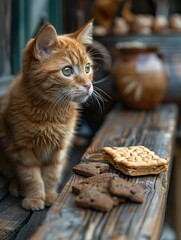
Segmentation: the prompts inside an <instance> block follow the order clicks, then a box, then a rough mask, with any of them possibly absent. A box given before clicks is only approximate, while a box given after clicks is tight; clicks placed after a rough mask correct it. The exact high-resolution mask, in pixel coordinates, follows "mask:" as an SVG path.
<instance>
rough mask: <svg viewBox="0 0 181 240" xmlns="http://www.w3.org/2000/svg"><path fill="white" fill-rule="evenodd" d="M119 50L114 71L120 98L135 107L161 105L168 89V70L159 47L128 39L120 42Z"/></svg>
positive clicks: (145, 107)
mask: <svg viewBox="0 0 181 240" xmlns="http://www.w3.org/2000/svg"><path fill="white" fill-rule="evenodd" d="M121 46H122V47H121ZM117 51H118V54H117V58H116V59H114V64H113V68H112V74H113V75H114V76H115V81H116V86H117V90H118V92H119V95H120V99H121V100H122V101H123V102H124V103H125V104H126V105H127V106H128V107H130V108H135V109H145V110H149V109H153V108H155V107H156V106H158V104H159V103H160V102H161V101H162V100H163V98H164V95H165V93H166V88H167V74H166V69H165V67H164V65H163V62H162V59H161V58H160V56H159V54H158V51H157V48H156V47H151V46H147V45H145V44H143V45H142V44H141V43H136V42H135V44H134V42H128V45H126V44H123V45H121V44H119V45H118V44H117Z"/></svg>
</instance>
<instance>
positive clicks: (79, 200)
mask: <svg viewBox="0 0 181 240" xmlns="http://www.w3.org/2000/svg"><path fill="white" fill-rule="evenodd" d="M75 203H76V205H77V206H78V207H83V208H89V207H90V208H93V209H96V210H100V211H103V212H109V211H111V209H112V208H113V206H114V205H115V204H114V201H113V199H112V197H111V195H110V194H107V193H101V192H99V191H98V189H97V187H95V186H89V185H87V186H83V188H82V190H81V192H80V194H79V195H78V196H77V197H76V199H75Z"/></svg>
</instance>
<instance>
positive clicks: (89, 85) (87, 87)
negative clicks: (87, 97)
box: [83, 84, 91, 91]
mask: <svg viewBox="0 0 181 240" xmlns="http://www.w3.org/2000/svg"><path fill="white" fill-rule="evenodd" d="M83 87H85V88H86V89H87V91H89V89H90V87H91V84H84V85H83Z"/></svg>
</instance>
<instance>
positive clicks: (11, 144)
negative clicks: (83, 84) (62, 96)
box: [3, 95, 77, 162]
mask: <svg viewBox="0 0 181 240" xmlns="http://www.w3.org/2000/svg"><path fill="white" fill-rule="evenodd" d="M21 99H22V98H18V97H16V96H14V95H12V96H11V98H10V99H8V101H7V107H6V108H5V109H4V112H3V117H4V123H5V125H4V129H3V131H4V134H3V135H4V144H5V146H7V147H8V149H7V150H8V152H12V151H16V152H18V151H29V150H30V151H32V152H33V153H34V156H35V158H36V159H39V161H41V162H42V161H47V160H48V159H49V158H50V157H51V154H52V152H53V151H59V150H62V151H65V152H66V151H67V147H68V146H69V145H70V144H71V140H72V137H73V133H74V129H75V124H76V119H77V109H76V106H75V104H72V105H70V106H69V107H67V108H66V109H63V110H62V109H61V107H60V108H56V109H53V108H52V109H48V107H47V106H46V105H45V106H43V107H40V106H35V105H33V104H32V103H31V102H30V101H22V100H21Z"/></svg>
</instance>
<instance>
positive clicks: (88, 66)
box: [85, 63, 90, 73]
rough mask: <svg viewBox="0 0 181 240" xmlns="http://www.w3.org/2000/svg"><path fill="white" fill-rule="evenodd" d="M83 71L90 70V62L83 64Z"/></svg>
mask: <svg viewBox="0 0 181 240" xmlns="http://www.w3.org/2000/svg"><path fill="white" fill-rule="evenodd" d="M85 72H86V73H89V72H90V63H87V64H86V65H85Z"/></svg>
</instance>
